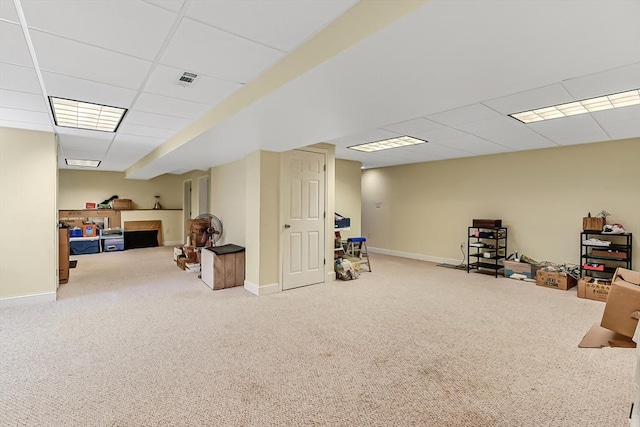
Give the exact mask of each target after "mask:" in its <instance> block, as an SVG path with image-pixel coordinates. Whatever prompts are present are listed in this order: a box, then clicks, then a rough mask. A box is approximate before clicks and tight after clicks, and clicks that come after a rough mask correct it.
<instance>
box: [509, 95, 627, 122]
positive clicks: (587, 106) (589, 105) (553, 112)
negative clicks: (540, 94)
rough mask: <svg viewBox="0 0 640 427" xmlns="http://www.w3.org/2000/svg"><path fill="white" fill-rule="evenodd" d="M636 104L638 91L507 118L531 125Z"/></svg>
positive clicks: (539, 109)
mask: <svg viewBox="0 0 640 427" xmlns="http://www.w3.org/2000/svg"><path fill="white" fill-rule="evenodd" d="M638 104H640V89H635V90H630V91H628V92H621V93H615V94H613V95H605V96H599V97H597V98H589V99H584V100H582V101H576V102H569V103H567V104H559V105H553V106H551V107H545V108H538V109H537V110H531V111H523V112H521V113H516V114H509V116H511V117H513V118H514V119H516V120H520V121H521V122H522V123H533V122H539V121H542V120H549V119H557V118H558V117H568V116H575V115H576V114H585V113H593V112H595V111H602V110H609V109H611V108H620V107H628V106H629V105H638Z"/></svg>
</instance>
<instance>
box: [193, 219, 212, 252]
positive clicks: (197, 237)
mask: <svg viewBox="0 0 640 427" xmlns="http://www.w3.org/2000/svg"><path fill="white" fill-rule="evenodd" d="M188 225H189V236H190V240H191V245H193V246H197V247H203V246H204V245H205V244H206V243H207V239H206V235H207V228H209V227H211V220H210V219H207V218H201V219H192V220H190V221H189V223H188ZM203 236H204V237H203ZM203 240H204V241H203Z"/></svg>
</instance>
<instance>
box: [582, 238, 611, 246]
mask: <svg viewBox="0 0 640 427" xmlns="http://www.w3.org/2000/svg"><path fill="white" fill-rule="evenodd" d="M582 244H583V245H585V246H610V245H611V242H610V241H608V240H600V239H587V240H583V241H582Z"/></svg>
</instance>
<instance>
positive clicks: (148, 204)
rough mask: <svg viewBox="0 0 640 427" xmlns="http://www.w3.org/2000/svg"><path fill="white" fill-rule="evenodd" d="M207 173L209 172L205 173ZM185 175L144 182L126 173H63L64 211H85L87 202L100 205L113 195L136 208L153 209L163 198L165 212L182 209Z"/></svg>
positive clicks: (61, 174)
mask: <svg viewBox="0 0 640 427" xmlns="http://www.w3.org/2000/svg"><path fill="white" fill-rule="evenodd" d="M204 174H206V172H204ZM183 180H184V179H183V178H182V176H181V175H171V174H166V175H161V176H159V177H156V178H153V179H150V180H147V181H142V180H137V179H126V178H125V177H124V172H100V171H85V170H75V169H61V170H60V196H59V197H60V200H59V203H58V205H59V206H60V209H84V207H85V203H86V202H95V203H100V202H102V201H103V200H105V199H108V198H110V197H111V196H113V195H118V197H119V198H121V199H131V200H132V201H133V203H134V207H135V208H139V209H151V208H153V205H154V203H155V199H154V196H156V195H159V196H160V204H161V205H162V207H163V208H165V209H182V182H183Z"/></svg>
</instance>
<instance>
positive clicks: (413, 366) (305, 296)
mask: <svg viewBox="0 0 640 427" xmlns="http://www.w3.org/2000/svg"><path fill="white" fill-rule="evenodd" d="M74 258H75V257H74ZM171 258H172V249H171V248H150V249H136V250H130V251H125V252H119V253H106V254H96V255H83V256H78V257H77V259H78V260H79V262H78V267H77V268H75V269H73V270H71V279H70V281H69V283H68V284H66V285H62V286H61V288H60V290H59V300H58V301H57V302H56V303H51V304H43V305H38V306H29V307H12V308H6V309H3V310H2V312H1V313H0V369H1V370H0V425H2V426H16V425H20V426H23V425H24V426H174V425H175V426H227V425H228V426H271V425H280V426H293V425H331V426H418V425H420V426H474V427H479V426H509V427H512V426H536V427H539V426H598V427H602V426H627V425H628V419H627V418H628V414H629V407H630V403H631V401H632V396H633V391H634V384H633V373H634V357H635V355H634V352H635V350H632V349H610V348H605V349H580V348H578V346H577V345H578V342H579V341H580V339H581V338H582V336H583V335H584V333H585V332H586V331H587V330H588V329H589V327H590V326H591V324H593V323H594V322H596V321H598V320H599V319H600V317H601V315H602V310H603V308H604V304H603V303H600V302H596V301H589V300H582V299H578V298H577V297H576V291H575V288H574V289H572V290H570V291H567V292H563V291H558V290H553V289H546V288H540V287H536V286H535V285H533V284H531V283H524V282H516V281H512V280H509V279H504V278H498V279H495V278H493V277H488V276H484V275H479V274H467V273H466V272H463V271H457V270H450V269H445V268H440V267H436V266H435V265H434V264H431V263H426V262H420V261H413V260H406V259H400V258H393V257H387V256H382V255H373V256H372V259H371V262H372V267H373V273H363V274H362V275H361V278H360V279H358V280H355V281H351V282H339V281H338V282H331V283H328V284H325V285H316V286H311V287H305V288H301V289H296V290H291V291H287V292H282V293H279V294H274V295H270V296H263V297H255V296H254V295H252V294H250V293H249V292H247V291H245V290H244V289H243V288H242V287H239V288H232V289H226V290H220V291H212V290H210V289H209V288H207V287H206V286H205V285H204V284H203V283H202V282H201V281H200V280H199V279H198V278H197V274H196V273H186V272H183V271H181V270H180V269H178V268H177V267H176V266H175V264H174V263H173V262H172V259H171Z"/></svg>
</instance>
